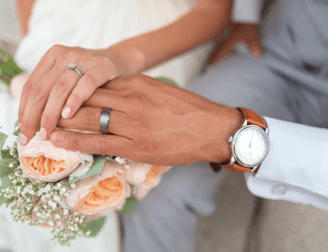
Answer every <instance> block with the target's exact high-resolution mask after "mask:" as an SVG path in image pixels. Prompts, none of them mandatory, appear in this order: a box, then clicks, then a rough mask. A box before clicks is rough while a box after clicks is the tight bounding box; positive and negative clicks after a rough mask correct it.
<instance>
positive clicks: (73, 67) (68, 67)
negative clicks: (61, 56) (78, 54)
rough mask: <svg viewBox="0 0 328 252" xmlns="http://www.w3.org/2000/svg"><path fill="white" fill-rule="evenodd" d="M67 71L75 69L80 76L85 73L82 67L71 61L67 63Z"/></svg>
mask: <svg viewBox="0 0 328 252" xmlns="http://www.w3.org/2000/svg"><path fill="white" fill-rule="evenodd" d="M67 71H74V72H76V73H77V74H78V75H79V76H80V77H82V76H83V75H84V73H83V71H82V70H81V69H80V68H78V67H77V66H76V63H69V64H68V65H67V69H66V72H67Z"/></svg>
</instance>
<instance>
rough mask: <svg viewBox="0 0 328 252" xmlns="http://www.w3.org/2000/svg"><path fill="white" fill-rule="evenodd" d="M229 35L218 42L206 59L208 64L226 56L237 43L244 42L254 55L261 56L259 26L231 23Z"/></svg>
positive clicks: (212, 63)
mask: <svg viewBox="0 0 328 252" xmlns="http://www.w3.org/2000/svg"><path fill="white" fill-rule="evenodd" d="M229 34H230V35H229V36H228V37H227V38H226V39H224V40H223V41H221V42H219V43H218V44H217V45H216V46H215V48H214V50H213V53H212V55H211V56H210V59H209V61H208V64H209V65H214V64H215V63H216V62H218V61H219V60H220V59H221V58H223V57H226V56H228V55H229V54H230V53H232V52H233V51H234V49H235V46H236V44H237V43H240V42H245V43H246V44H247V45H248V48H249V50H250V52H251V53H252V54H253V55H254V56H255V57H262V55H263V48H262V45H261V43H260V36H259V34H260V32H259V26H258V25H254V24H247V23H233V24H232V27H231V31H230V33H229Z"/></svg>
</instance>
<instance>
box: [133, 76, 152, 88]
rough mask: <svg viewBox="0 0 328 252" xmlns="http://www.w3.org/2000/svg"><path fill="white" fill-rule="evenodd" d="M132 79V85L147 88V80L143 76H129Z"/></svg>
mask: <svg viewBox="0 0 328 252" xmlns="http://www.w3.org/2000/svg"><path fill="white" fill-rule="evenodd" d="M131 78H132V80H131V81H132V83H133V84H134V85H137V86H138V87H145V86H147V83H148V82H147V81H148V80H149V78H148V77H147V76H145V75H142V74H136V75H134V76H131Z"/></svg>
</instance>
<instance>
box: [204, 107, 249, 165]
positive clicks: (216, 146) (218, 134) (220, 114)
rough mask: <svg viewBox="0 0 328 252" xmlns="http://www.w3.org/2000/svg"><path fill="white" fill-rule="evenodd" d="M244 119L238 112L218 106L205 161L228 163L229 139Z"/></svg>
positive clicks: (229, 155)
mask: <svg viewBox="0 0 328 252" xmlns="http://www.w3.org/2000/svg"><path fill="white" fill-rule="evenodd" d="M243 121H244V118H243V116H242V114H241V113H240V111H239V110H237V109H235V108H231V107H228V106H224V105H218V108H217V113H216V118H215V122H216V123H215V124H213V126H211V127H212V128H213V129H211V130H212V132H213V138H212V141H211V143H210V144H209V145H208V149H207V153H208V156H207V159H206V160H207V161H208V162H212V163H223V162H228V161H229V160H230V158H231V155H232V152H231V144H230V143H229V137H230V136H233V135H234V134H235V133H236V132H237V131H238V129H240V127H241V125H242V124H243Z"/></svg>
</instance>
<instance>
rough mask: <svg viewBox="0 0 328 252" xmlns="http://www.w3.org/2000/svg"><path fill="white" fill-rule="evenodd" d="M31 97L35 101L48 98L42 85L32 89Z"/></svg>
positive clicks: (39, 101) (38, 101)
mask: <svg viewBox="0 0 328 252" xmlns="http://www.w3.org/2000/svg"><path fill="white" fill-rule="evenodd" d="M30 97H31V99H32V102H33V103H41V102H43V101H44V100H45V99H46V97H45V94H44V91H43V89H42V87H40V86H34V87H33V88H32V89H31V91H30Z"/></svg>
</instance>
